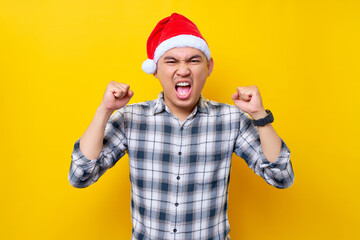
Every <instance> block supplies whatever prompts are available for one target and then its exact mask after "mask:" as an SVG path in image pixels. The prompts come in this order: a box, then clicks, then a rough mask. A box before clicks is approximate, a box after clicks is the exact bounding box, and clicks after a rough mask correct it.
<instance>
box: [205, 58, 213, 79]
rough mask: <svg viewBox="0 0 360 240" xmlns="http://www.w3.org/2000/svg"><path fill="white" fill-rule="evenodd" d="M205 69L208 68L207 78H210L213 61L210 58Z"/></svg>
mask: <svg viewBox="0 0 360 240" xmlns="http://www.w3.org/2000/svg"><path fill="white" fill-rule="evenodd" d="M207 67H208V71H209V74H208V76H210V74H211V73H212V70H213V69H214V59H213V58H210V60H209V61H208V62H207Z"/></svg>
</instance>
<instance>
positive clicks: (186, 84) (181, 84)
mask: <svg viewBox="0 0 360 240" xmlns="http://www.w3.org/2000/svg"><path fill="white" fill-rule="evenodd" d="M189 85H190V84H189V83H187V82H179V83H178V84H176V86H181V87H184V86H189Z"/></svg>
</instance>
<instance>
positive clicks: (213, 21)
mask: <svg viewBox="0 0 360 240" xmlns="http://www.w3.org/2000/svg"><path fill="white" fill-rule="evenodd" d="M359 5H360V4H359V1H357V0H353V1H351V0H338V1H335V0H323V1H319V0H318V1H317V0H299V1H296V0H274V1H261V0H256V1H251V0H248V1H243V0H239V1H194V0H182V1H180V0H173V1H171V0H163V1H160V0H159V1H130V0H126V1H125V0H102V1H96V0H48V1H46V0H32V1H30V0H28V1H25V0H1V1H0V80H1V85H0V99H1V118H0V132H1V145H0V146H1V175H0V176H1V198H0V216H1V223H0V239H130V236H131V221H130V186H129V177H128V174H129V170H128V158H127V157H124V158H123V159H122V160H121V161H119V162H118V163H117V165H116V166H115V167H114V168H112V169H111V170H109V171H108V172H107V173H106V174H105V175H104V176H103V177H102V178H101V179H100V180H99V182H97V183H96V184H94V185H92V186H91V187H89V188H86V189H75V188H72V187H71V186H70V184H69V183H68V180H67V174H68V171H69V167H70V155H71V152H72V148H73V144H74V142H75V141H76V140H77V139H78V138H79V137H80V136H81V135H82V133H83V132H84V131H85V129H86V127H87V126H88V124H89V123H90V121H91V119H92V117H93V115H94V113H95V110H96V108H97V106H98V105H99V103H100V101H101V99H102V94H103V92H104V90H105V87H106V85H107V83H108V82H109V81H110V80H115V81H119V82H125V83H128V84H130V85H131V89H132V90H133V91H134V92H135V96H134V97H133V99H132V100H131V103H135V102H140V101H145V100H149V99H154V98H156V97H157V95H158V93H159V91H160V90H161V87H160V84H159V83H158V81H157V80H156V79H155V78H154V77H153V76H152V75H147V74H145V73H144V72H143V71H142V70H141V67H140V66H141V64H142V62H143V61H144V60H145V59H146V48H145V46H146V40H147V37H148V35H149V34H150V32H151V30H152V29H153V27H154V26H155V24H156V23H157V22H158V21H159V20H160V19H162V18H164V17H166V16H168V15H170V14H171V13H172V12H179V13H181V14H184V15H185V16H187V17H188V18H190V19H191V20H193V21H194V22H195V23H196V24H197V25H198V27H199V29H200V30H201V32H202V34H203V35H204V36H205V38H206V40H207V41H208V43H209V45H210V49H211V51H212V56H213V57H214V60H215V69H214V72H213V74H212V76H211V77H210V78H209V79H208V81H207V84H206V86H205V88H204V91H203V94H204V96H205V97H206V98H209V99H212V100H216V101H222V102H227V103H232V101H231V98H230V96H231V94H232V93H234V92H235V88H236V87H237V86H243V85H253V84H256V85H257V86H258V87H259V89H260V92H261V94H262V97H263V101H264V105H265V107H266V108H269V109H271V110H272V112H273V113H274V116H275V122H274V126H275V128H276V129H277V131H278V133H279V135H280V136H281V137H282V138H283V139H284V140H285V142H286V143H287V145H288V146H289V147H290V149H291V152H292V161H293V167H294V171H295V183H294V185H293V186H292V187H291V188H290V189H286V190H279V189H275V188H273V187H271V186H269V185H268V184H266V183H265V182H264V181H263V180H262V179H261V178H260V177H258V176H257V175H255V174H254V173H253V172H252V171H251V170H250V169H249V168H248V167H247V166H246V164H245V163H244V161H243V160H242V159H240V158H238V157H234V158H233V168H232V173H231V182H230V196H229V218H230V225H231V232H230V233H231V236H232V239H235V240H237V239H245V240H250V239H267V240H271V239H277V240H279V239H360V234H359V227H360V224H359V214H360V209H359V202H360V201H359V200H360V199H359V167H360V164H359V161H360V157H359V136H360V127H359V124H360V121H359V119H360V109H359V100H358V98H359V95H360V92H359V87H360V85H359V80H360V71H359V69H360V67H359V66H360V60H359V58H360V57H359V56H360V51H359V50H360V49H359V43H360V38H359V31H360V24H359V22H360V21H359V15H360V14H359V13H360V6H359Z"/></svg>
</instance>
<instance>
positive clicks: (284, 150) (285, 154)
mask: <svg viewBox="0 0 360 240" xmlns="http://www.w3.org/2000/svg"><path fill="white" fill-rule="evenodd" d="M280 140H281V151H280V154H279V157H278V158H277V159H276V161H275V162H269V161H268V160H267V159H266V157H265V155H264V153H263V150H262V148H261V147H260V159H261V161H262V162H261V163H260V167H261V168H266V167H268V168H278V169H280V170H284V169H285V168H286V166H287V164H288V163H289V161H290V150H289V148H288V147H287V146H286V144H285V142H284V141H283V140H282V139H281V138H280Z"/></svg>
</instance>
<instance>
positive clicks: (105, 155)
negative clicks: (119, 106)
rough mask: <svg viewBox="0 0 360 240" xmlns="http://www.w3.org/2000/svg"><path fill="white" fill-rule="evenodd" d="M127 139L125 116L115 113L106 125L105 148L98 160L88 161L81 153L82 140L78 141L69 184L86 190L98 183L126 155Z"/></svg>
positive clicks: (74, 150) (73, 155)
mask: <svg viewBox="0 0 360 240" xmlns="http://www.w3.org/2000/svg"><path fill="white" fill-rule="evenodd" d="M126 150H127V137H126V134H125V131H124V116H123V114H122V113H120V112H119V111H117V112H115V113H114V114H113V115H112V116H111V117H110V119H109V121H108V123H107V124H106V128H105V134H104V140H103V148H102V150H101V152H100V154H99V156H98V158H97V159H92V160H90V159H88V158H86V157H85V156H84V154H83V153H82V152H81V151H80V139H79V140H77V141H76V143H75V145H74V149H73V152H72V155H71V166H70V172H69V176H68V179H69V182H70V184H71V185H72V186H73V187H77V188H85V187H88V186H90V185H91V184H93V183H94V182H96V181H97V180H98V179H99V178H100V177H101V176H102V175H103V174H104V173H105V172H106V170H108V169H109V168H111V167H113V166H114V165H115V163H116V162H117V161H118V160H119V159H120V158H121V157H122V156H124V155H125V151H126Z"/></svg>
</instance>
